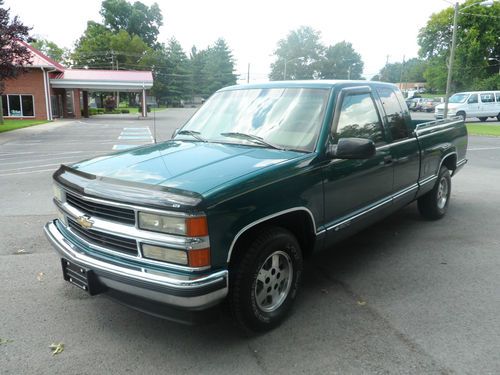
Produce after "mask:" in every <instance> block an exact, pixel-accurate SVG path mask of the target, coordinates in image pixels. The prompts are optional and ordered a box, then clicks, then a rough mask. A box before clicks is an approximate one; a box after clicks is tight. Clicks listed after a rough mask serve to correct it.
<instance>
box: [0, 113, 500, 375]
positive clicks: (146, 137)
mask: <svg viewBox="0 0 500 375" xmlns="http://www.w3.org/2000/svg"><path fill="white" fill-rule="evenodd" d="M192 113H193V110H190V109H169V110H167V111H162V112H157V113H155V118H154V119H153V118H152V117H150V118H148V119H146V120H142V119H138V118H137V117H134V116H131V115H128V116H127V115H124V116H113V117H107V116H96V117H94V118H92V119H89V120H81V121H71V122H56V123H52V124H48V125H41V126H37V127H32V128H27V129H23V130H19V131H14V132H8V133H1V134H0V194H1V197H2V198H1V200H0V259H1V261H0V373H1V374H63V373H64V374H107V373H113V374H115V373H116V374H123V373H130V374H144V373H148V374H160V373H161V374H181V373H182V374H184V373H185V374H191V373H192V374H295V373H305V374H379V373H380V374H387V373H390V374H434V373H436V374H498V373H499V369H500V314H499V312H500V298H499V296H500V293H499V291H500V272H499V271H498V270H499V269H500V251H499V248H500V232H499V231H498V222H499V219H498V218H499V217H500V194H499V188H498V186H500V138H488V137H470V139H469V152H468V158H469V163H468V164H467V165H466V166H465V167H464V168H463V169H462V170H461V171H460V173H459V174H458V175H457V176H456V177H454V178H453V180H452V184H453V187H452V198H451V202H450V208H449V212H448V214H447V216H446V217H445V218H444V219H443V220H440V221H437V222H429V221H425V220H423V219H422V218H420V216H419V215H418V213H417V210H416V206H415V204H412V205H410V206H408V207H406V208H404V209H403V210H401V211H400V212H398V213H396V214H394V215H392V216H391V217H389V218H387V219H386V220H384V221H382V222H380V223H378V224H376V225H375V226H373V227H371V228H369V229H368V230H365V231H363V232H362V233H360V234H358V235H356V236H354V237H353V238H351V239H349V240H347V241H345V242H343V243H341V244H339V245H338V246H336V247H335V248H332V249H330V250H328V251H325V252H323V253H321V254H318V255H317V256H315V257H314V258H313V259H311V260H310V261H308V262H306V270H305V274H304V285H303V288H302V290H301V293H300V294H299V297H298V299H297V301H296V306H295V309H294V312H293V315H292V316H291V317H290V318H289V319H288V320H286V321H285V323H284V324H283V325H282V326H280V327H279V328H277V329H276V330H274V331H272V332H270V333H267V334H264V335H261V336H258V337H254V338H250V339H249V338H244V337H242V336H241V335H239V334H238V332H237V331H236V330H235V329H234V328H233V326H232V325H231V322H230V321H229V319H228V317H227V315H225V314H222V315H221V317H220V319H219V320H218V321H216V322H214V323H212V324H209V325H203V326H195V327H189V326H183V325H179V324H175V323H171V322H168V321H165V320H161V319H158V318H154V317H151V316H148V315H145V314H142V313H139V312H136V311H133V310H130V309H129V308H126V307H123V306H121V305H118V304H116V303H114V302H112V301H110V300H108V299H107V298H105V297H104V296H96V297H89V296H87V295H86V294H85V293H83V292H82V291H80V290H77V288H75V287H73V286H71V285H69V284H68V283H66V282H65V281H63V279H62V276H61V270H60V263H59V258H58V256H57V255H56V253H55V252H54V250H53V249H52V248H51V246H50V245H49V244H48V242H47V241H46V239H45V238H44V235H43V233H42V226H43V224H44V223H45V222H47V221H48V220H50V219H52V218H53V217H54V216H55V209H54V207H53V205H52V202H51V199H52V182H51V174H52V172H53V171H54V170H55V169H57V167H58V165H59V164H60V163H70V162H73V161H77V160H81V159H85V158H89V157H94V156H97V155H103V154H106V153H109V152H112V151H113V149H121V148H123V147H129V146H135V145H140V144H146V143H150V142H152V141H154V139H155V138H156V139H157V141H161V140H165V139H168V138H170V134H171V133H172V132H173V131H174V129H175V128H177V127H179V126H180V125H181V124H182V123H183V122H184V121H185V120H186V119H187V118H188V117H189V116H191V115H192ZM155 128H156V129H155ZM116 146H119V147H118V148H117V147H116ZM52 343H55V344H58V343H63V344H64V351H63V352H62V353H60V354H58V355H54V356H53V355H51V350H50V348H49V345H51V344H52Z"/></svg>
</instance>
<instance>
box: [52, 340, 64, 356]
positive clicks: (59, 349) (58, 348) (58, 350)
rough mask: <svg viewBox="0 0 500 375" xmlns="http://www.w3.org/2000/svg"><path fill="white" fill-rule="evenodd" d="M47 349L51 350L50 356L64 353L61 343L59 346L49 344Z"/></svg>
mask: <svg viewBox="0 0 500 375" xmlns="http://www.w3.org/2000/svg"><path fill="white" fill-rule="evenodd" d="M49 348H50V349H51V350H52V355H56V354H60V353H62V352H63V351H64V344H63V343H62V342H60V343H59V344H51V345H50V346H49Z"/></svg>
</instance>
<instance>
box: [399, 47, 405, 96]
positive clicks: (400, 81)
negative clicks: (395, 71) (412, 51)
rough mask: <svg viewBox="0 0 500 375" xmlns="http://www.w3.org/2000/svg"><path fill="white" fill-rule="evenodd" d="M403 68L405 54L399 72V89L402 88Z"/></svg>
mask: <svg viewBox="0 0 500 375" xmlns="http://www.w3.org/2000/svg"><path fill="white" fill-rule="evenodd" d="M404 69H405V55H403V63H402V64H401V73H400V74H399V89H400V90H403V87H402V85H403V70H404Z"/></svg>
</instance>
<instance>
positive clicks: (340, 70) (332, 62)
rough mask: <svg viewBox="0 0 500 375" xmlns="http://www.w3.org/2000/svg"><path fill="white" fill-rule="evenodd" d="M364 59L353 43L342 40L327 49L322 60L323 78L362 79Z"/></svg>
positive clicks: (321, 74)
mask: <svg viewBox="0 0 500 375" xmlns="http://www.w3.org/2000/svg"><path fill="white" fill-rule="evenodd" d="M362 73H363V61H362V60H361V55H360V54H359V53H357V52H356V51H355V50H354V48H352V44H351V43H348V42H346V41H342V42H340V43H337V44H335V45H333V46H330V47H328V48H327V49H326V53H325V57H324V59H323V60H322V64H321V72H320V77H321V78H322V79H361V74H362Z"/></svg>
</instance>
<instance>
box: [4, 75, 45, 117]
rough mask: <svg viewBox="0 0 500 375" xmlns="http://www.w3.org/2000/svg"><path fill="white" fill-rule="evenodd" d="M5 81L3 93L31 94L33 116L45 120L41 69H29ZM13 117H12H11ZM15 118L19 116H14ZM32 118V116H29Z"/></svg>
mask: <svg viewBox="0 0 500 375" xmlns="http://www.w3.org/2000/svg"><path fill="white" fill-rule="evenodd" d="M4 82H5V89H4V92H3V95H5V94H28V95H33V100H34V105H35V118H36V119H37V120H47V110H46V106H45V90H44V87H43V74H42V70H41V69H30V70H29V71H28V72H26V73H23V74H21V75H19V76H18V77H17V78H15V79H7V80H5V81H4ZM12 118H14V117H12ZM15 118H16V119H17V118H19V117H15ZM29 118H30V119H32V118H33V117H29Z"/></svg>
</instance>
